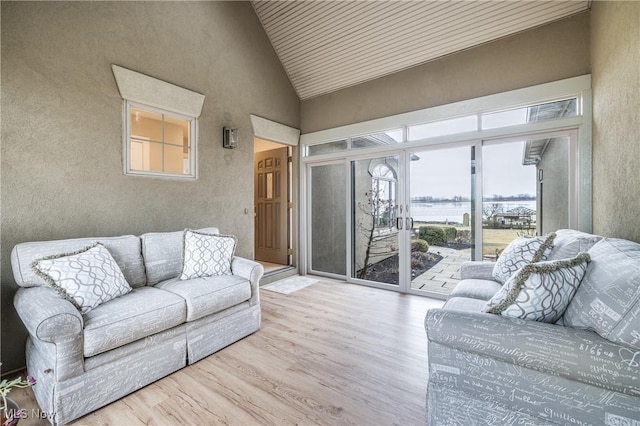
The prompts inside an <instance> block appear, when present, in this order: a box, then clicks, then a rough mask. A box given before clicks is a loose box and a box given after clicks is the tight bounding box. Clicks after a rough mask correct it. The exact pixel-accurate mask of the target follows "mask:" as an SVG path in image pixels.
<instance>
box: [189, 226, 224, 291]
mask: <svg viewBox="0 0 640 426" xmlns="http://www.w3.org/2000/svg"><path fill="white" fill-rule="evenodd" d="M236 242H237V240H236V237H234V236H231V235H213V234H206V233H202V232H196V231H191V230H189V229H187V230H185V231H184V257H183V264H182V273H181V274H180V279H181V280H190V279H193V278H202V277H212V276H215V275H232V272H231V260H232V259H233V256H234V253H235V251H236Z"/></svg>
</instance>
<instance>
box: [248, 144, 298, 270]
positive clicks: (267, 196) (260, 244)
mask: <svg viewBox="0 0 640 426" xmlns="http://www.w3.org/2000/svg"><path fill="white" fill-rule="evenodd" d="M253 167H254V176H255V190H254V191H255V213H256V217H255V252H256V255H255V257H256V260H262V261H265V262H271V263H278V264H281V265H288V264H289V257H288V256H289V255H288V252H287V251H288V250H287V249H288V248H289V247H288V241H289V238H288V236H289V227H288V209H289V206H288V191H287V188H288V182H289V176H288V171H289V164H288V149H287V148H286V147H285V148H278V149H272V150H269V151H262V152H256V153H255V156H254V166H253Z"/></svg>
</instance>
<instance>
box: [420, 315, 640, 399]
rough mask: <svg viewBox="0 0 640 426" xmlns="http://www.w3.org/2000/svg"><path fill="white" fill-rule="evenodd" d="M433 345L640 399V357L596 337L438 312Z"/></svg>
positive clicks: (430, 334) (428, 321) (431, 320)
mask: <svg viewBox="0 0 640 426" xmlns="http://www.w3.org/2000/svg"><path fill="white" fill-rule="evenodd" d="M425 328H426V330H427V338H428V340H429V342H436V343H439V344H441V345H444V346H448V347H451V348H453V349H456V350H460V351H464V352H468V353H474V354H478V355H482V356H485V357H490V358H494V359H497V360H500V361H503V362H507V363H510V364H514V365H517V366H521V367H526V368H529V369H532V370H536V371H540V372H543V373H545V374H549V375H554V376H561V377H566V378H568V379H570V380H575V381H578V382H582V383H586V384H591V385H595V386H598V387H601V388H604V389H608V390H613V391H617V392H622V393H625V394H628V395H632V396H636V397H637V396H640V375H638V368H639V364H638V363H639V362H640V351H637V350H635V349H631V348H628V347H625V346H621V345H618V344H616V343H613V342H610V341H609V340H606V339H604V338H602V337H600V336H599V335H597V334H596V333H594V332H591V331H588V330H580V329H575V328H571V327H563V326H560V325H555V324H545V323H540V322H535V321H526V320H521V319H518V318H510V317H505V316H502V315H492V314H485V313H479V312H463V311H447V310H443V309H432V310H429V311H428V312H427V316H426V318H425Z"/></svg>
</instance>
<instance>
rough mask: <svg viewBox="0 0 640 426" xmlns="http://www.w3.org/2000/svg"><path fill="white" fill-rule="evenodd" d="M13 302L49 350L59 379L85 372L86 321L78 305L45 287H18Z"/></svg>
mask: <svg viewBox="0 0 640 426" xmlns="http://www.w3.org/2000/svg"><path fill="white" fill-rule="evenodd" d="M13 304H14V306H15V308H16V311H17V313H18V315H19V316H20V319H21V320H22V322H23V323H24V325H25V327H26V329H27V331H28V332H29V335H30V336H31V339H32V340H33V341H34V344H35V345H36V346H37V347H38V348H40V349H42V348H45V349H44V350H46V351H48V352H49V353H47V354H46V355H47V358H48V359H51V360H52V363H53V365H51V367H50V368H51V369H52V370H53V371H54V373H55V375H56V379H57V380H58V381H60V380H65V379H68V378H70V377H73V376H77V375H78V374H82V373H83V372H84V350H83V343H82V342H83V327H84V321H83V319H82V314H81V313H80V312H79V311H78V310H77V309H76V308H75V306H73V305H72V304H71V303H70V302H69V301H67V300H64V299H63V298H61V297H60V296H58V295H57V294H56V293H55V292H54V291H53V290H52V289H50V288H46V287H30V288H21V289H19V290H18V291H17V292H16V295H15V297H14V299H13ZM42 343H44V344H42Z"/></svg>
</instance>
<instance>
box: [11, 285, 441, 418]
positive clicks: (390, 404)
mask: <svg viewBox="0 0 640 426" xmlns="http://www.w3.org/2000/svg"><path fill="white" fill-rule="evenodd" d="M260 295H261V299H262V309H263V320H262V328H261V329H260V330H259V331H258V332H256V333H254V334H252V335H251V336H248V337H246V338H245V339H242V340H241V341H239V342H237V343H235V344H233V345H231V346H229V347H227V348H225V349H223V350H221V351H219V352H217V353H215V354H213V355H211V356H209V357H207V358H205V359H203V360H202V361H199V362H198V363H196V364H194V365H192V366H189V367H186V368H184V369H182V370H180V371H178V372H176V373H174V374H171V375H170V376H167V377H165V378H164V379H162V380H159V381H157V382H155V383H153V384H151V385H149V386H147V387H145V388H143V389H141V390H139V391H137V392H135V393H133V394H131V395H129V396H126V397H124V398H122V399H121V400H119V401H117V402H114V403H112V404H110V405H108V406H106V407H104V408H102V409H100V410H98V411H95V412H94V413H91V414H88V415H87V416H85V417H83V418H81V419H78V420H77V421H75V422H74V423H72V424H73V425H74V426H79V425H144V424H154V425H167V424H193V425H218V424H220V425H281V424H282V425H289V424H291V425H293V424H297V425H402V426H407V425H423V424H425V394H426V383H427V353H426V336H425V332H424V326H423V320H424V316H425V313H426V311H427V310H428V309H430V308H437V307H440V306H442V303H443V302H441V301H437V300H432V299H427V298H423V297H420V296H411V295H401V294H398V293H394V292H389V291H385V290H379V289H374V288H368V287H363V286H358V285H351V284H346V283H344V282H340V281H334V280H329V279H323V278H320V281H319V282H318V283H315V284H313V285H311V286H309V287H307V288H304V289H302V290H299V291H297V292H295V293H292V294H290V295H283V294H279V293H274V292H270V291H266V290H263V291H262V292H261V294H260ZM11 396H12V397H13V398H14V399H15V400H16V401H17V402H18V403H19V404H20V405H21V407H22V408H27V410H29V412H30V410H31V409H32V408H33V409H36V408H37V405H36V403H35V400H34V399H33V394H32V392H31V390H28V389H25V390H23V389H19V390H15V391H13V392H12V393H11ZM44 424H49V423H48V422H46V421H44V420H38V419H33V418H28V419H22V420H20V425H22V426H29V425H44Z"/></svg>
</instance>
